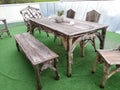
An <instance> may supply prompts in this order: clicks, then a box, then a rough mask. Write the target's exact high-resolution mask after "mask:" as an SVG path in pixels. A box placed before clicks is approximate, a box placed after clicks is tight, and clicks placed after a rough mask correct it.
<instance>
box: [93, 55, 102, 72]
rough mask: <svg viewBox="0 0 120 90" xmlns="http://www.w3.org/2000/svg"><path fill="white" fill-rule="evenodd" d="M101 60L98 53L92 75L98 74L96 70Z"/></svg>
mask: <svg viewBox="0 0 120 90" xmlns="http://www.w3.org/2000/svg"><path fill="white" fill-rule="evenodd" d="M100 59H101V56H100V55H99V54H98V53H97V55H96V60H95V62H94V65H93V69H92V73H95V72H96V68H97V65H98V63H99V60H100Z"/></svg>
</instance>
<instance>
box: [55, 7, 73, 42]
mask: <svg viewBox="0 0 120 90" xmlns="http://www.w3.org/2000/svg"><path fill="white" fill-rule="evenodd" d="M66 17H67V18H74V17H75V11H74V10H72V9H69V10H67V15H66ZM56 39H57V36H56V35H55V37H54V42H55V41H56ZM61 39H63V37H61Z"/></svg>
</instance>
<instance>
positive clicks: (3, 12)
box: [0, 3, 39, 23]
mask: <svg viewBox="0 0 120 90" xmlns="http://www.w3.org/2000/svg"><path fill="white" fill-rule="evenodd" d="M28 5H30V6H33V7H36V8H39V3H25V4H4V5H0V19H3V18H5V19H7V22H8V23H13V22H19V21H23V18H22V16H21V14H20V10H22V9H23V8H25V7H27V6H28Z"/></svg>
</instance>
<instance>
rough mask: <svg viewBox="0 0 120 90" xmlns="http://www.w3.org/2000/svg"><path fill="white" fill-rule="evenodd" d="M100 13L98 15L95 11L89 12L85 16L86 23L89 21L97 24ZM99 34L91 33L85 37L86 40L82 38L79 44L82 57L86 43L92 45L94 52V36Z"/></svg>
mask: <svg viewBox="0 0 120 90" xmlns="http://www.w3.org/2000/svg"><path fill="white" fill-rule="evenodd" d="M100 15H101V14H100V13H98V12H97V11H95V10H92V11H89V12H87V14H86V21H90V22H96V23H98V21H99V19H100ZM99 35H100V33H99V32H91V33H90V34H87V35H86V38H84V39H83V40H82V41H81V42H80V46H81V48H82V56H84V48H85V46H86V45H87V43H88V42H90V43H91V44H92V46H93V47H94V49H95V51H96V45H95V38H96V36H99Z"/></svg>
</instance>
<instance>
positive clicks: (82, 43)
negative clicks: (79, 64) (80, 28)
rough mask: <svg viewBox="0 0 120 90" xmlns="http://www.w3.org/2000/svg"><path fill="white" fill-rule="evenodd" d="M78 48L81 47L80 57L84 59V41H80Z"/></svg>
mask: <svg viewBox="0 0 120 90" xmlns="http://www.w3.org/2000/svg"><path fill="white" fill-rule="evenodd" d="M80 47H81V49H82V50H81V51H82V57H84V56H85V50H84V47H85V43H84V41H83V40H82V41H81V42H80Z"/></svg>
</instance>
